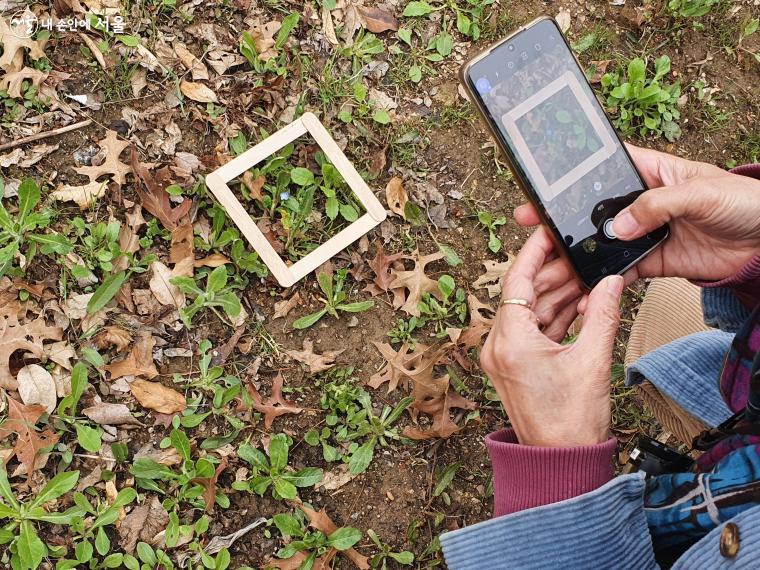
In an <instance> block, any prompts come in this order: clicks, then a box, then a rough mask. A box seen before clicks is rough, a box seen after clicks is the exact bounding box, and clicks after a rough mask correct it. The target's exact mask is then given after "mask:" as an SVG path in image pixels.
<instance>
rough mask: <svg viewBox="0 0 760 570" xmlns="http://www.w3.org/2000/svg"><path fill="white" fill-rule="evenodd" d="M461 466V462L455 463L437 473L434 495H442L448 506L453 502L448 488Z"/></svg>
mask: <svg viewBox="0 0 760 570" xmlns="http://www.w3.org/2000/svg"><path fill="white" fill-rule="evenodd" d="M461 466H462V464H461V463H454V464H452V465H449V466H448V467H446V468H444V469H442V470H441V471H440V472H439V473H438V474H437V477H436V484H435V488H434V489H433V497H434V498H435V497H440V498H441V500H442V501H443V502H444V503H445V504H446V506H448V505H450V504H451V497H449V494H448V492H447V491H446V489H448V488H449V486H450V485H451V483H452V481H454V477H455V476H456V474H457V471H459V468H460V467H461Z"/></svg>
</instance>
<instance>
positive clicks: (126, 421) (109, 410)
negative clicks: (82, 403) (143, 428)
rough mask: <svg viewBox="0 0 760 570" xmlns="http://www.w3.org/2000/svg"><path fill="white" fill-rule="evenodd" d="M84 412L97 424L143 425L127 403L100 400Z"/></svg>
mask: <svg viewBox="0 0 760 570" xmlns="http://www.w3.org/2000/svg"><path fill="white" fill-rule="evenodd" d="M82 413H83V414H84V415H85V416H87V417H88V418H90V419H91V420H92V421H94V422H95V423H96V424H101V425H111V426H120V425H134V426H140V425H142V424H141V423H140V421H139V420H138V419H137V418H136V417H134V416H133V415H132V412H130V411H129V408H128V407H127V406H126V405H125V404H111V403H109V402H98V403H97V404H95V405H93V406H89V407H87V408H85V409H84V410H82Z"/></svg>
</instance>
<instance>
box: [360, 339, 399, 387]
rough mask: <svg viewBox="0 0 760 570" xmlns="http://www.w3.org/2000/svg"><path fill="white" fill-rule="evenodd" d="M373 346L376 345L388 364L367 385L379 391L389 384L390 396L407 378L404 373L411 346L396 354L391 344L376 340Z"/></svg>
mask: <svg viewBox="0 0 760 570" xmlns="http://www.w3.org/2000/svg"><path fill="white" fill-rule="evenodd" d="M372 344H374V345H375V348H377V350H378V351H379V352H380V354H381V355H382V356H383V358H385V360H386V363H385V366H384V367H383V368H382V369H381V370H380V372H377V373H376V374H373V375H372V377H371V378H370V379H369V382H368V383H367V384H368V385H369V386H370V387H372V388H375V389H377V388H379V387H380V386H382V385H383V384H385V383H386V382H387V383H388V393H389V394H390V393H391V392H393V391H394V390H395V389H396V388H397V387H398V385H399V382H401V381H402V380H404V379H405V378H406V376H405V374H404V372H405V362H406V359H407V358H408V354H407V353H408V352H409V345H407V344H404V345H403V346H402V347H401V348H400V349H399V350H398V352H396V351H395V350H393V347H392V346H391V345H390V344H387V343H383V342H377V341H374V340H373V341H372Z"/></svg>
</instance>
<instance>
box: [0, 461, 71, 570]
mask: <svg viewBox="0 0 760 570" xmlns="http://www.w3.org/2000/svg"><path fill="white" fill-rule="evenodd" d="M77 481H79V471H64V472H63V473H59V474H58V475H56V476H55V477H53V478H52V479H51V480H50V481H48V483H47V484H46V485H45V486H44V487H43V488H42V489H41V490H40V492H39V493H37V495H36V496H35V497H34V498H33V499H31V500H30V501H27V502H22V501H19V500H18V499H16V497H15V495H14V494H13V490H12V489H11V485H10V482H9V481H8V473H7V472H6V470H5V465H4V464H0V498H2V501H0V520H5V521H7V522H5V524H4V525H3V526H2V528H0V544H8V545H9V549H10V553H11V557H10V560H11V568H13V570H27V569H30V568H31V569H35V568H37V567H39V565H40V564H41V563H42V559H43V558H45V556H47V555H48V554H49V553H50V547H48V545H47V544H45V542H43V540H42V539H41V538H40V537H39V535H38V534H37V528H36V526H35V525H36V523H40V522H44V523H50V524H56V525H70V524H72V522H73V521H74V519H75V518H76V517H79V516H81V515H82V514H83V510H82V507H81V506H79V505H75V506H73V507H71V508H69V509H67V510H66V511H64V512H62V513H57V512H49V511H48V510H47V509H45V508H44V505H45V504H46V503H49V502H50V501H54V500H55V499H57V498H58V497H60V496H62V495H65V494H66V493H68V492H69V491H70V490H71V489H73V488H74V486H75V485H76V484H77Z"/></svg>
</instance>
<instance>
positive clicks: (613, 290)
mask: <svg viewBox="0 0 760 570" xmlns="http://www.w3.org/2000/svg"><path fill="white" fill-rule="evenodd" d="M624 285H625V280H624V279H623V277H622V276H620V275H613V276H611V277H606V278H605V279H603V280H602V281H600V282H599V284H598V285H597V286H596V287H594V289H593V290H592V291H591V293H590V294H589V297H588V302H587V303H586V314H585V315H584V317H583V326H582V328H581V333H580V335H578V341H577V342H576V346H578V347H581V348H579V349H578V350H581V351H592V353H593V352H596V351H604V352H602V354H605V355H607V354H608V353H609V354H612V345H613V342H614V340H615V335H616V333H617V329H618V325H619V324H620V296H621V295H622V293H623V287H624ZM592 347H596V348H592ZM596 353H597V354H599V352H596Z"/></svg>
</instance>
